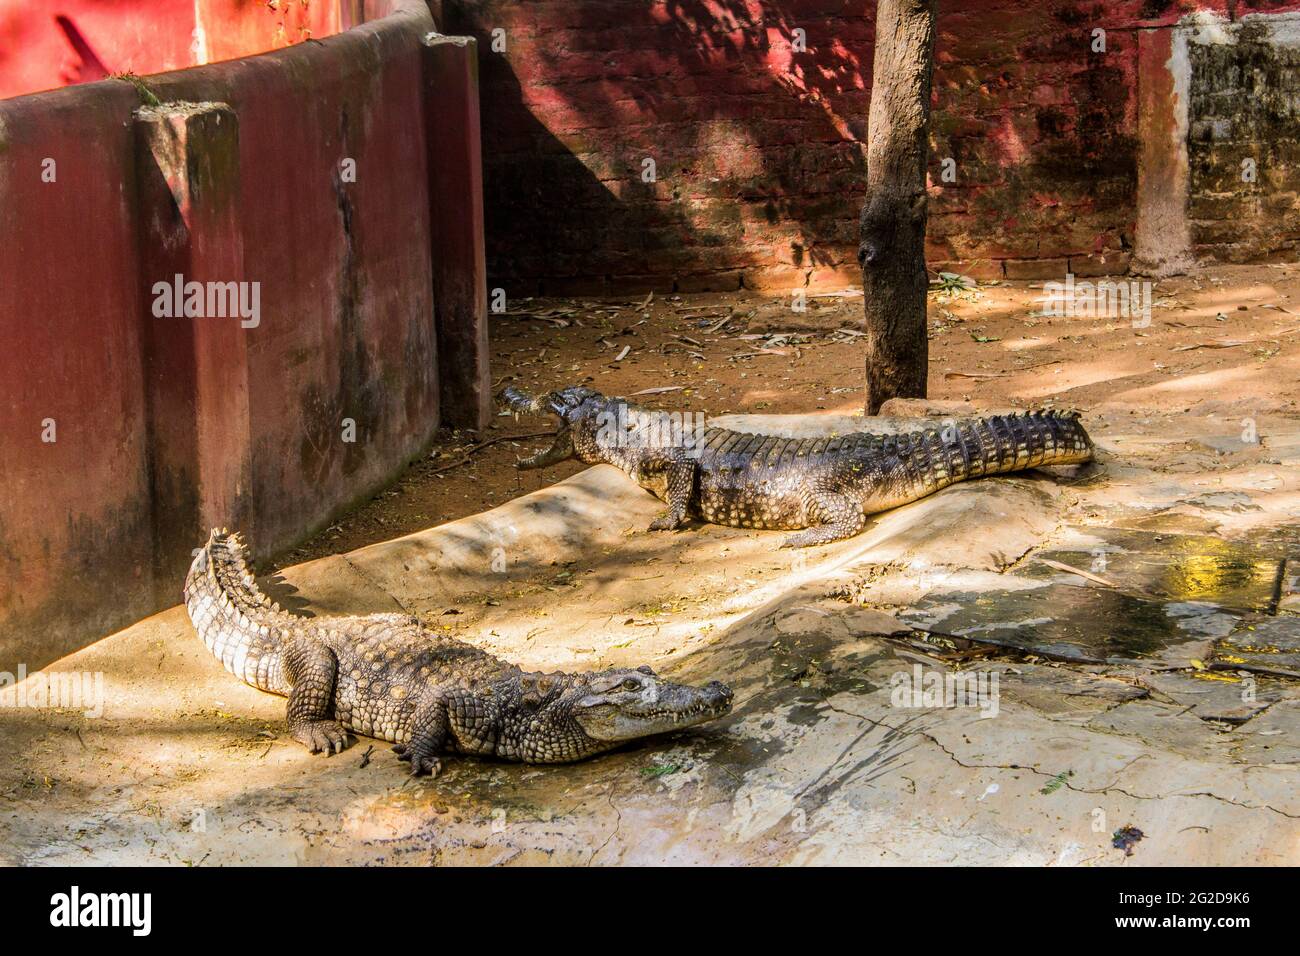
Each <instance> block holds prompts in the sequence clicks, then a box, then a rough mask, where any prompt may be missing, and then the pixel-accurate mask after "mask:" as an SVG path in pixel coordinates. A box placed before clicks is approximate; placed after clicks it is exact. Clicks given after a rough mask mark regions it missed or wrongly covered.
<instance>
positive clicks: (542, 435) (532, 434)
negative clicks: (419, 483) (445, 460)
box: [429, 432, 555, 475]
mask: <svg viewBox="0 0 1300 956" xmlns="http://www.w3.org/2000/svg"><path fill="white" fill-rule="evenodd" d="M554 434H555V432H529V433H528V434H527V435H498V436H497V437H496V438H492V439H489V440H488V441H485V442H483V443H482V444H481V445H475V446H474V447H473V448H471V449H470V450H469V451H468V452H466V453H465V457H464V458H458V459H456V460H455V461H453V462H452V463H451V464H449V465H443V466H442V467H441V468H435V469H434V470H433V471H431V472H429V474H431V475H440V474H442V473H443V472H444V471H450V470H451V469H452V468H456V467H458V466H459V465H463V464H465V462H467V461H469V460H470V458H471V456H473V455H476V454H478V453H479V452H481V451H482V450H483V449H484V448H488V447H490V446H492V445H495V444H496V443H497V442H503V441H526V440H527V439H529V438H546V437H548V436H553V435H554Z"/></svg>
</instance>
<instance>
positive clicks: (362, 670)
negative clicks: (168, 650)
mask: <svg viewBox="0 0 1300 956" xmlns="http://www.w3.org/2000/svg"><path fill="white" fill-rule="evenodd" d="M185 607H186V610H188V611H189V615H190V620H191V621H192V622H193V624H194V629H195V630H196V631H197V632H198V634H199V637H200V638H202V640H203V643H204V644H206V645H207V646H208V649H209V650H210V651H212V653H213V654H214V655H215V656H216V657H217V659H218V660H219V661H221V663H222V664H223V665H225V668H226V670H228V671H230V672H231V673H232V674H234V675H235V676H236V677H238V678H239V679H240V680H242V681H244V683H246V684H250V685H252V686H253V687H256V688H258V689H259V690H264V691H269V692H270V693H273V694H279V695H281V696H284V697H288V698H289V705H288V719H289V733H290V734H292V736H293V738H294V739H295V740H297V741H298V742H300V743H302V744H304V745H305V746H306V747H308V748H309V749H310V750H311V752H312V753H322V752H323V753H325V754H326V755H329V754H334V753H338V752H340V751H342V750H343V749H344V748H345V747H346V746H347V744H348V731H352V732H354V733H358V734H364V735H366V736H369V737H377V738H379V739H381V740H387V741H391V742H392V743H394V744H396V745H397V746H395V747H394V748H393V750H394V751H396V752H397V754H398V756H399V758H400V759H402V760H405V761H409V762H410V764H411V774H412V775H413V776H419V775H420V774H423V773H430V774H436V773H437V772H438V770H439V768H440V767H441V759H440V756H441V755H442V754H444V753H462V754H478V755H483V756H496V757H499V758H502V759H505V760H515V761H522V762H524V763H537V764H548V763H568V762H570V761H574V760H581V759H583V758H584V757H589V756H591V755H593V754H598V753H602V752H604V751H607V750H613V749H614V748H616V747H619V746H622V745H623V744H625V743H627V742H628V741H630V740H634V739H637V738H640V737H648V736H650V735H652V734H661V733H667V732H669V731H675V730H681V729H683V728H685V727H690V726H693V725H695V724H700V723H703V722H704V721H707V720H712V719H714V718H715V717H721V716H723V715H724V714H726V713H727V712H729V711H730V710H731V700H732V694H731V690H730V689H729V688H727V687H726V686H725V685H724V684H722V683H720V682H718V681H710V682H709V683H708V684H705V685H704V686H703V687H693V686H690V685H687V684H677V683H674V682H672V681H668V680H664V679H663V678H662V677H659V676H658V675H657V674H655V672H654V671H653V670H652V669H651V668H649V667H638V668H634V669H628V668H621V667H619V668H612V669H609V670H601V671H591V672H586V673H574V674H566V673H558V672H557V673H551V674H541V673H530V672H526V671H523V670H521V669H520V668H519V667H516V666H515V665H513V664H508V663H506V662H505V661H502V660H500V659H499V658H496V657H493V656H492V655H491V654H488V653H487V652H485V651H482V650H479V649H478V648H476V647H473V646H471V645H469V644H466V643H464V642H462V641H458V640H455V639H453V638H451V637H448V636H446V635H443V634H439V633H437V632H436V631H432V630H429V629H428V628H426V627H424V626H423V625H421V623H420V622H419V620H418V619H416V618H413V617H408V616H406V615H403V614H368V615H365V616H349V617H312V618H309V617H303V616H300V615H296V614H290V613H288V612H287V611H282V610H281V609H280V607H279V606H278V605H276V604H273V603H272V602H271V601H270V600H268V599H267V597H266V596H265V595H264V594H263V593H262V592H261V591H260V590H259V589H258V587H257V584H256V582H255V581H254V580H253V575H252V573H251V572H250V570H249V566H248V555H247V552H246V550H245V547H244V544H243V542H242V540H241V539H240V537H239V536H238V535H236V534H230V533H228V532H227V531H225V530H219V531H216V530H214V531H213V532H212V534H211V535H210V536H209V538H208V542H207V544H206V545H204V546H203V547H202V548H201V549H199V550H198V551H197V552H196V554H195V558H194V562H193V564H191V566H190V570H189V574H188V575H187V576H186V578H185Z"/></svg>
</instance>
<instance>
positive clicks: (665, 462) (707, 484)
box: [501, 386, 1093, 548]
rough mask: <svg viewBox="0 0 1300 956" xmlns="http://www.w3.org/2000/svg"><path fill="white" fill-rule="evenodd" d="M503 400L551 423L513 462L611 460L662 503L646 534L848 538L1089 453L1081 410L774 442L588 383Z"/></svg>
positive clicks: (512, 392) (790, 541) (818, 540)
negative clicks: (959, 493)
mask: <svg viewBox="0 0 1300 956" xmlns="http://www.w3.org/2000/svg"><path fill="white" fill-rule="evenodd" d="M501 400H502V402H503V404H505V405H506V407H507V408H509V409H511V410H513V411H514V412H515V413H516V414H517V415H518V414H546V413H550V414H553V415H555V416H557V417H558V418H559V428H558V430H557V431H556V435H555V439H554V441H553V443H552V444H551V446H550V447H549V448H546V449H544V450H542V451H540V452H538V453H537V454H535V455H532V456H531V457H528V458H523V459H521V460H520V461H519V462H518V467H519V468H523V469H530V468H543V467H546V466H549V465H554V464H557V463H558V462H561V461H565V460H567V459H570V458H577V459H578V460H580V461H583V462H587V463H589V464H597V463H607V464H610V465H614V466H615V467H617V468H620V469H622V471H623V472H624V473H625V474H626V475H628V477H630V478H631V479H632V480H633V481H635V482H636V483H637V484H639V485H640V486H641V487H642V488H645V489H646V490H647V491H649V492H650V493H651V494H653V495H655V496H656V497H657V498H659V499H660V500H661V501H664V502H666V503H667V504H668V510H667V511H666V512H664V513H663V514H661V515H660V516H659V517H657V518H655V519H654V521H653V522H651V524H650V530H651V531H667V530H673V529H676V528H680V527H682V526H683V525H684V524H686V523H687V522H688V521H689V520H691V519H702V520H704V521H706V522H709V523H712V524H720V525H729V526H731V527H735V528H760V529H768V530H792V531H798V533H797V534H792V535H789V536H788V537H786V539H785V541H784V542H783V544H782V547H785V548H802V547H811V546H814V545H821V544H828V543H830V542H832V541H839V540H841V539H843V538H851V537H853V536H854V535H856V534H858V533H859V532H861V531H862V529H863V528H864V527H866V522H867V516H868V515H871V514H875V513H877V512H881V511H886V510H888V509H890V508H897V507H898V506H900V505H904V504H907V503H909V502H912V501H916V500H917V499H919V498H923V497H925V496H926V495H931V494H934V493H935V492H936V491H939V490H940V489H942V488H946V487H947V486H949V485H951V484H953V483H955V482H958V481H964V480H966V479H967V478H977V477H980V476H983V475H997V474H1003V473H1006V472H1011V471H1021V470H1023V469H1026V468H1037V467H1039V466H1042V465H1072V464H1081V463H1083V462H1086V461H1089V460H1091V458H1092V452H1093V446H1092V439H1090V438H1089V437H1088V433H1087V432H1086V431H1085V430H1084V428H1083V425H1082V424H1081V423H1080V422H1079V414H1078V413H1077V412H1068V413H1063V412H1056V411H1030V412H1024V413H1022V414H1016V415H993V416H990V417H987V418H977V419H968V420H964V421H960V422H954V423H952V424H950V425H946V426H945V427H943V428H938V429H935V428H928V429H925V430H923V431H917V432H912V433H905V434H901V435H872V434H869V433H866V432H860V433H854V434H848V435H842V436H838V437H826V438H780V437H776V436H773V435H758V434H751V433H749V432H738V431H731V430H728V429H725V428H714V427H711V426H705V425H704V424H703V422H702V418H701V417H699V416H689V415H688V416H687V419H686V423H685V424H684V423H683V420H682V418H681V417H680V415H677V413H672V414H671V415H670V414H669V413H664V412H654V411H652V410H650V409H646V408H642V407H640V406H637V405H633V404H631V403H629V402H628V401H627V400H626V399H623V398H607V397H606V396H604V395H602V394H601V393H600V392H598V391H596V390H595V389H592V388H587V387H585V386H572V387H569V388H563V389H560V390H559V391H554V392H550V393H542V394H539V395H536V396H530V395H527V394H525V393H524V392H522V391H520V390H518V389H516V388H514V387H513V386H511V387H507V388H506V389H505V390H504V391H503V392H502V393H501ZM692 417H694V418H695V419H696V422H697V423H696V424H694V425H691V424H689V423H690V420H691V418H692ZM800 529H802V530H800Z"/></svg>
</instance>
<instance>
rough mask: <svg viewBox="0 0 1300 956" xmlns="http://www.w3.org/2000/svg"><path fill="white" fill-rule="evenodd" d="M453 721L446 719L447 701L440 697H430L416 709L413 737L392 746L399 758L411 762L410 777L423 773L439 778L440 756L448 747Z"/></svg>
mask: <svg viewBox="0 0 1300 956" xmlns="http://www.w3.org/2000/svg"><path fill="white" fill-rule="evenodd" d="M449 731H450V721H448V719H447V702H446V701H445V700H444V699H443V698H442V696H441V695H440V696H438V697H435V698H433V699H432V700H427V701H425V702H423V703H422V704H420V706H419V707H417V708H416V709H415V715H414V717H413V718H412V720H411V739H410V740H408V741H407V742H406V743H404V744H398V745H397V746H395V747H394V748H393V753H395V754H397V759H398V760H408V761H410V763H411V776H412V777H418V776H420V774H422V773H427V774H429V775H430V776H433V777H436V776H437V775H438V771H439V770H441V769H442V761H441V760H439V759H438V755H439V754H441V753H442V752H443V750H444V749H445V748H446V746H447V735H448V733H449Z"/></svg>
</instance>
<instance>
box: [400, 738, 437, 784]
mask: <svg viewBox="0 0 1300 956" xmlns="http://www.w3.org/2000/svg"><path fill="white" fill-rule="evenodd" d="M393 753H395V754H397V759H398V760H403V761H406V762H408V763H410V765H411V776H412V777H419V776H421V775H422V774H426V773H427V774H428V775H429V776H431V777H436V776H437V775H438V771H439V770H441V769H442V761H441V760H439V759H438V758H437V757H435V756H432V755H429V754H421V753H418V752H417V751H416V750H415V748H413V747H404V746H402V745H401V744H398V745H397V746H396V747H394V748H393Z"/></svg>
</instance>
